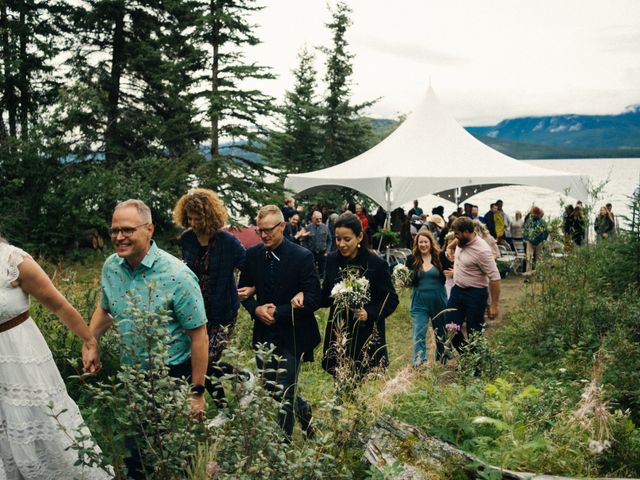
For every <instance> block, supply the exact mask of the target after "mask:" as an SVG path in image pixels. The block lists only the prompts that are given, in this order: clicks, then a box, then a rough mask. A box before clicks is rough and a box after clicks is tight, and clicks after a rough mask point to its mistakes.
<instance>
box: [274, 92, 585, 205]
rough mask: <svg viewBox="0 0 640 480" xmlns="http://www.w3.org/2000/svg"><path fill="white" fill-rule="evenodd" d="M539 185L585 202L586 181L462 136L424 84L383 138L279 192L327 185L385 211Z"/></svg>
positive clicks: (296, 179)
mask: <svg viewBox="0 0 640 480" xmlns="http://www.w3.org/2000/svg"><path fill="white" fill-rule="evenodd" d="M505 185H529V186H537V187H544V188H548V189H550V190H554V191H558V192H567V193H568V194H569V195H570V196H572V197H574V198H577V199H583V200H586V197H587V190H586V186H585V185H586V177H581V176H580V175H577V174H573V173H567V172H559V171H556V170H550V169H547V168H541V167H537V166H533V165H531V164H528V163H526V162H523V161H519V160H516V159H514V158H511V157H509V156H507V155H504V154H502V153H500V152H497V151H496V150H494V149H492V148H491V147H489V146H487V145H485V144H484V143H482V142H480V141H479V140H477V139H476V138H475V137H473V135H471V134H470V133H468V132H467V131H466V130H465V129H464V128H462V126H460V125H459V124H458V123H457V122H456V120H455V119H454V118H453V117H452V116H451V114H449V112H448V111H447V110H446V109H445V108H443V107H442V105H441V104H440V102H439V101H438V99H437V98H436V95H435V93H434V91H433V88H432V87H431V86H429V89H428V91H427V94H426V96H425V98H424V101H423V102H422V104H421V105H420V106H419V108H418V109H417V110H415V111H414V112H413V113H412V114H411V115H409V116H408V117H407V119H406V120H405V121H404V122H403V123H402V124H401V125H400V126H399V127H398V128H397V129H396V130H395V131H394V132H393V133H392V134H391V135H389V136H388V137H387V138H386V139H384V140H383V141H382V142H380V143H379V144H377V145H376V146H374V147H373V148H371V149H370V150H367V151H366V152H364V153H362V154H361V155H358V156H357V157H355V158H352V159H351V160H348V161H346V162H343V163H341V164H339V165H335V166H333V167H329V168H325V169H322V170H316V171H314V172H308V173H300V174H292V175H288V176H287V178H286V180H285V188H286V189H287V190H290V191H294V192H298V193H313V192H317V191H319V190H320V189H322V188H323V187H327V186H342V187H349V188H353V189H354V190H358V191H359V192H362V193H364V194H365V195H367V196H369V197H370V198H371V199H373V200H374V201H375V202H377V203H378V204H379V205H382V206H383V207H385V208H386V209H387V213H389V212H390V211H391V210H393V209H394V208H396V207H399V206H401V205H403V204H405V203H408V202H410V201H412V200H414V199H416V198H419V197H422V196H424V195H428V194H434V195H438V196H440V197H442V198H445V199H447V200H450V201H453V202H455V203H456V204H459V203H460V202H461V201H463V200H466V199H467V198H469V197H471V196H473V195H475V194H476V193H479V192H481V191H484V190H488V189H490V188H496V187H501V186H505Z"/></svg>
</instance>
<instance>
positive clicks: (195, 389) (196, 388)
mask: <svg viewBox="0 0 640 480" xmlns="http://www.w3.org/2000/svg"><path fill="white" fill-rule="evenodd" d="M191 394H192V395H203V394H204V385H201V384H198V383H196V384H193V385H191Z"/></svg>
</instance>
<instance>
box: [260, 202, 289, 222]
mask: <svg viewBox="0 0 640 480" xmlns="http://www.w3.org/2000/svg"><path fill="white" fill-rule="evenodd" d="M267 215H273V216H274V217H276V220H278V221H279V222H284V215H282V210H280V208H279V207H277V206H276V205H265V206H264V207H262V208H261V209H260V210H259V211H258V216H257V217H256V223H257V222H258V221H259V220H262V219H263V218H264V217H266V216H267Z"/></svg>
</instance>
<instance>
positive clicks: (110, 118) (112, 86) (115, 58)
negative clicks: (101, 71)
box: [104, 2, 125, 166]
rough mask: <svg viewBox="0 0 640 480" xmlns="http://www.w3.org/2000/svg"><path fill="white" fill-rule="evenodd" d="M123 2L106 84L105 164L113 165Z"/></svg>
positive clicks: (122, 58)
mask: <svg viewBox="0 0 640 480" xmlns="http://www.w3.org/2000/svg"><path fill="white" fill-rule="evenodd" d="M124 16H125V4H124V2H119V4H118V10H117V12H116V17H115V18H114V19H113V20H114V28H113V42H112V45H113V47H112V52H111V74H110V76H109V80H108V84H107V92H108V100H107V101H108V104H107V128H106V130H105V142H104V143H105V160H106V162H107V165H109V166H114V165H115V164H116V163H117V161H118V160H119V159H120V157H121V152H122V144H121V139H120V135H119V133H118V116H119V109H120V80H121V78H122V72H123V71H124V65H125V36H124Z"/></svg>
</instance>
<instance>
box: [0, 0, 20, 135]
mask: <svg viewBox="0 0 640 480" xmlns="http://www.w3.org/2000/svg"><path fill="white" fill-rule="evenodd" d="M1 5H2V7H1V8H2V10H0V25H1V26H2V60H3V64H4V65H3V67H4V104H5V107H6V109H7V114H8V121H9V136H11V137H13V138H15V137H16V117H17V115H16V113H17V108H18V105H17V102H16V95H15V89H14V84H13V62H12V58H13V55H12V52H11V42H10V38H9V30H10V26H9V18H8V14H7V4H6V3H5V2H2V3H1Z"/></svg>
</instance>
